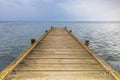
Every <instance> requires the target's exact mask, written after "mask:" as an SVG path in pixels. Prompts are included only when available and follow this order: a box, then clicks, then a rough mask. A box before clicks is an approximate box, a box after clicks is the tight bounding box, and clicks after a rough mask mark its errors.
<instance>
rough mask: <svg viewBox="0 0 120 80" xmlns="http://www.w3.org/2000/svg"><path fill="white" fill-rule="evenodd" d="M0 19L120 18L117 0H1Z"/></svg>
mask: <svg viewBox="0 0 120 80" xmlns="http://www.w3.org/2000/svg"><path fill="white" fill-rule="evenodd" d="M0 21H120V0H0Z"/></svg>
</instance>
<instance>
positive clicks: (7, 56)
mask: <svg viewBox="0 0 120 80" xmlns="http://www.w3.org/2000/svg"><path fill="white" fill-rule="evenodd" d="M50 26H55V27H65V26H67V27H68V29H71V30H72V32H73V34H74V35H76V36H77V37H78V38H79V39H80V40H81V41H84V40H90V47H91V48H92V49H93V50H94V51H95V52H96V53H97V54H98V55H99V56H100V57H102V58H103V59H104V60H105V61H106V62H107V63H108V64H110V65H111V66H112V67H113V68H114V69H115V70H117V71H118V72H120V22H79V21H78V22H72V21H71V22H0V71H2V70H3V69H4V68H5V67H6V66H7V65H8V64H10V63H11V62H12V61H13V60H14V59H15V58H16V57H17V56H19V54H20V53H21V52H23V51H24V50H25V49H26V48H27V47H28V46H29V45H30V39H31V38H35V39H38V38H39V37H40V36H41V35H43V34H44V33H45V30H46V29H49V28H50Z"/></svg>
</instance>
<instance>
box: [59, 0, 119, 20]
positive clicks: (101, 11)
mask: <svg viewBox="0 0 120 80" xmlns="http://www.w3.org/2000/svg"><path fill="white" fill-rule="evenodd" d="M59 6H60V7H61V8H62V9H61V10H63V11H64V12H65V13H66V14H68V15H70V16H72V17H73V19H74V20H80V19H81V18H82V20H92V21H94V20H102V21H104V20H108V21H109V20H120V15H119V14H120V6H119V4H118V1H116V2H115V1H114V2H113V0H111V1H109V0H106V1H105V0H84V1H82V0H73V1H69V2H64V3H59Z"/></svg>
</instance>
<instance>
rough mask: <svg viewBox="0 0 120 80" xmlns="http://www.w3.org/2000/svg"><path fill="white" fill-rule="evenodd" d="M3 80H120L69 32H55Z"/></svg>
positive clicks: (18, 61)
mask: <svg viewBox="0 0 120 80" xmlns="http://www.w3.org/2000/svg"><path fill="white" fill-rule="evenodd" d="M46 32H47V31H46ZM0 79H1V80H120V76H119V74H118V73H117V72H116V71H114V70H113V69H112V68H111V67H109V65H107V64H106V63H105V62H104V61H103V60H102V59H101V58H99V57H98V56H97V55H96V53H94V52H93V51H92V50H90V49H89V48H88V47H87V46H86V45H85V44H84V43H82V42H81V41H79V40H78V39H77V38H76V37H75V36H74V35H73V34H72V33H70V32H69V31H68V30H67V29H64V28H51V29H50V30H49V31H48V32H47V33H46V34H44V35H43V36H42V37H41V38H40V39H39V40H37V41H36V42H35V43H34V44H32V45H31V46H30V47H29V48H28V49H27V50H25V51H24V52H23V53H22V54H21V55H20V56H19V57H18V58H17V59H16V60H15V61H14V62H13V63H11V64H10V65H9V66H8V67H7V68H6V69H5V70H3V71H2V72H1V73H0Z"/></svg>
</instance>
